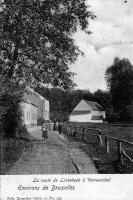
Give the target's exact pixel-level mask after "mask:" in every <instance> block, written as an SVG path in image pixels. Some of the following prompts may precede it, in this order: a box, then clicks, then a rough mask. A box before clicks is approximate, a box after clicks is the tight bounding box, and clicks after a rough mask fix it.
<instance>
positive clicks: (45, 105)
mask: <svg viewBox="0 0 133 200" xmlns="http://www.w3.org/2000/svg"><path fill="white" fill-rule="evenodd" d="M43 119H45V120H49V101H47V100H45V101H44V102H43Z"/></svg>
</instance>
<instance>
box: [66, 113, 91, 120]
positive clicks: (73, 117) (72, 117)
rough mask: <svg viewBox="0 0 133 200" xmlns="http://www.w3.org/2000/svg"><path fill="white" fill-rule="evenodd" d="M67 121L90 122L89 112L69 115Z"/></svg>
mask: <svg viewBox="0 0 133 200" xmlns="http://www.w3.org/2000/svg"><path fill="white" fill-rule="evenodd" d="M69 121H70V122H90V121H91V114H84V115H70V117H69Z"/></svg>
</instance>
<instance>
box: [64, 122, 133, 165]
mask: <svg viewBox="0 0 133 200" xmlns="http://www.w3.org/2000/svg"><path fill="white" fill-rule="evenodd" d="M64 126H65V129H66V133H69V134H71V136H73V137H75V135H74V133H76V131H77V129H81V131H82V135H81V138H80V140H82V141H86V139H85V136H86V132H87V130H92V131H94V132H95V134H93V135H95V136H96V137H97V139H98V141H99V146H102V147H105V149H106V153H107V154H109V153H110V151H111V147H112V146H111V145H110V141H111V140H114V141H116V143H117V154H118V160H119V161H120V162H121V164H123V161H124V160H123V157H124V156H125V157H126V158H127V159H128V160H129V161H130V162H131V163H132V164H133V159H132V158H131V157H130V156H129V155H128V154H127V150H131V151H132V152H133V143H132V142H129V141H127V140H123V139H119V138H116V137H112V136H109V135H106V134H104V133H103V132H102V131H101V130H100V129H97V128H85V127H80V126H75V127H73V126H69V125H64ZM123 144H127V145H130V146H132V148H131V149H130V148H126V147H124V145H123Z"/></svg>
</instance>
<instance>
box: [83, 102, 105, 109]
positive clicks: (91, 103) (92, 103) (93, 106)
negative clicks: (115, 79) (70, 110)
mask: <svg viewBox="0 0 133 200" xmlns="http://www.w3.org/2000/svg"><path fill="white" fill-rule="evenodd" d="M84 101H85V102H86V103H87V104H88V105H89V106H91V108H92V110H97V111H101V110H102V109H103V108H102V106H101V105H100V104H98V103H97V102H94V101H87V100H84Z"/></svg>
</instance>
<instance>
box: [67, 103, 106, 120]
mask: <svg viewBox="0 0 133 200" xmlns="http://www.w3.org/2000/svg"><path fill="white" fill-rule="evenodd" d="M104 118H105V111H103V108H102V106H100V105H99V104H98V103H97V102H93V101H87V100H81V101H80V102H79V104H78V105H77V106H76V107H75V108H74V110H73V111H72V113H71V114H70V116H69V121H71V122H94V123H102V122H103V119H104Z"/></svg>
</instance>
